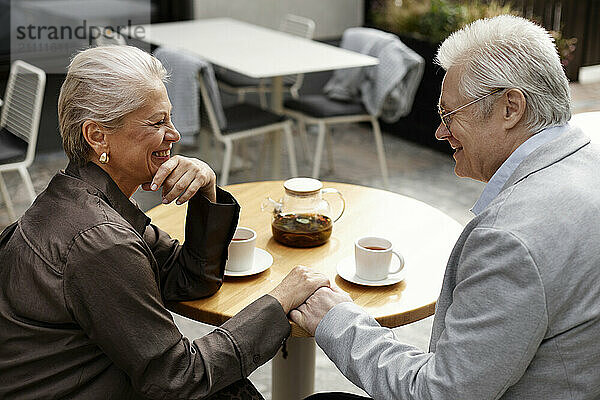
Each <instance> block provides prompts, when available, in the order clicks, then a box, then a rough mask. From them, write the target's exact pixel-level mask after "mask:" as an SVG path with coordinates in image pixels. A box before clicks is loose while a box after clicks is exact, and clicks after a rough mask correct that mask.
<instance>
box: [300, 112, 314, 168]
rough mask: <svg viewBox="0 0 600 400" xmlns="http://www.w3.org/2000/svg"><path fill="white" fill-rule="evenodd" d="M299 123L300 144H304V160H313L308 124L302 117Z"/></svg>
mask: <svg viewBox="0 0 600 400" xmlns="http://www.w3.org/2000/svg"><path fill="white" fill-rule="evenodd" d="M297 125H298V136H300V145H301V146H302V156H303V159H304V161H307V162H309V163H310V162H312V160H311V152H310V149H309V147H308V135H307V134H306V124H305V123H304V119H303V118H300V119H298V121H297Z"/></svg>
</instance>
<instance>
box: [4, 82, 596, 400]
mask: <svg viewBox="0 0 600 400" xmlns="http://www.w3.org/2000/svg"><path fill="white" fill-rule="evenodd" d="M571 88H572V93H573V99H574V108H575V112H584V111H599V110H600V96H599V95H598V93H599V89H600V84H592V85H579V84H572V85H571ZM432 134H433V133H432ZM309 139H310V143H313V144H314V143H315V142H316V136H315V135H314V134H310V137H309ZM332 139H333V140H332V143H334V151H333V160H334V168H333V170H328V166H327V162H326V161H325V160H324V162H323V172H322V175H321V179H322V180H330V181H340V182H348V183H356V184H362V185H366V186H372V187H377V188H383V185H382V180H381V177H380V174H379V168H378V163H377V157H376V153H375V147H374V144H373V141H372V134H371V132H370V130H369V129H368V128H367V127H365V126H362V125H344V126H340V127H338V128H336V129H335V130H334V132H333V134H332ZM384 143H385V151H386V155H387V162H388V168H389V171H390V187H389V190H391V191H394V192H397V193H400V194H403V195H407V196H411V197H414V198H416V199H418V200H421V201H424V202H426V203H428V204H431V205H432V206H435V207H437V208H439V209H441V210H443V211H444V212H446V213H447V214H448V215H450V216H451V217H453V218H454V219H456V220H457V221H459V222H460V223H462V224H466V223H467V222H468V221H469V220H470V218H471V214H470V212H469V211H468V210H469V209H470V207H471V206H472V205H473V204H474V202H475V201H476V199H477V197H478V196H479V194H480V193H481V190H482V189H483V184H481V183H479V182H475V181H473V180H470V179H460V178H457V177H456V176H455V175H454V173H453V166H454V161H453V160H452V158H451V157H450V156H448V155H445V154H441V153H438V152H435V151H432V150H430V149H427V148H423V147H421V146H418V145H415V144H412V143H409V142H407V141H405V140H402V139H400V138H399V137H397V136H396V135H394V134H390V133H384ZM261 144H262V143H261V142H259V141H256V140H254V141H251V142H249V143H248V144H247V149H246V154H248V155H250V154H258V153H259V152H260V147H261ZM296 148H297V153H298V155H299V173H300V175H304V176H307V175H309V173H310V163H309V162H308V161H307V160H305V159H303V157H302V156H301V152H300V148H301V147H300V145H299V143H297V147H296ZM182 152H184V153H185V154H187V155H191V156H198V155H199V153H198V151H197V150H194V149H190V148H188V149H185V148H184V149H182ZM212 155H213V156H216V157H215V159H216V160H220V153H219V152H216V154H212ZM254 158H255V159H256V158H258V157H257V156H254ZM284 159H285V155H284ZM248 161H249V163H248V165H249V168H245V169H239V170H237V171H234V172H233V173H232V175H231V179H230V180H231V183H240V182H247V181H253V180H262V179H269V178H270V177H269V176H268V174H266V172H267V171H264V172H263V173H261V172H260V171H258V168H257V167H256V165H258V163H257V162H256V160H251V159H249V160H248ZM65 165H66V158H65V156H64V155H63V154H62V153H56V154H44V155H40V156H38V157H37V158H36V160H35V163H34V165H33V166H32V167H31V168H30V173H31V176H32V179H33V182H34V186H35V189H36V192H38V193H39V192H40V191H42V190H43V189H44V187H45V186H46V185H47V184H48V182H49V180H50V178H51V177H52V175H53V174H54V173H55V171H57V170H58V169H60V168H63V167H64V166H65ZM213 165H214V167H215V169H217V170H218V169H219V163H218V162H214V163H213ZM265 165H266V166H268V165H269V160H268V159H267V160H266V162H265ZM282 173H283V174H287V169H286V167H284V168H283V171H282ZM3 176H4V177H5V180H6V182H7V184H8V186H9V190H10V193H11V195H12V196H13V199H14V201H15V203H16V204H15V208H16V210H17V212H18V213H22V212H23V211H24V210H25V209H26V208H27V207H28V206H29V204H28V201H27V200H26V199H27V196H26V191H25V187H24V186H23V185H22V182H21V181H20V178H19V176H18V174H16V173H5V174H4V175H3ZM134 196H135V198H136V200H137V201H138V203H139V204H140V205H141V207H142V208H143V209H146V210H147V209H149V208H151V207H153V206H155V205H157V204H159V198H158V197H157V196H156V194H148V193H142V192H138V193H136V194H135V195H134ZM8 223H9V221H8V216H7V213H6V208H5V207H4V203H3V201H2V200H1V199H0V229H3V228H4V227H5V226H6V225H7V224H8ZM175 319H176V323H177V324H178V326H179V327H180V329H181V330H182V332H183V333H184V334H185V335H186V336H188V337H199V336H202V335H203V334H205V333H207V332H209V331H210V330H211V329H212V328H211V327H210V326H207V325H204V324H199V323H196V322H194V321H190V320H187V319H185V318H182V317H179V316H175ZM431 322H432V318H431V317H430V318H427V319H425V320H423V321H420V322H417V323H414V324H411V325H409V326H405V327H400V328H396V329H394V334H395V335H396V337H397V338H398V339H399V340H402V341H404V342H407V343H411V344H414V345H416V346H418V347H420V348H421V349H427V345H428V340H429V335H430V332H431ZM270 376H271V363H267V364H266V365H264V366H263V367H261V368H259V369H258V370H257V371H256V372H254V373H253V374H252V375H251V379H252V381H253V382H254V383H255V384H256V386H257V387H258V388H259V390H260V391H261V392H262V393H263V394H264V395H265V397H266V398H270V393H271V384H270ZM315 386H316V387H315V389H316V390H317V391H324V390H345V391H350V392H354V393H362V391H361V390H360V389H358V388H357V387H355V386H354V385H353V384H352V383H350V382H349V381H348V380H346V378H344V377H343V376H342V375H341V374H340V373H339V372H338V371H337V369H336V368H335V366H334V365H333V364H332V363H331V362H330V361H329V359H328V358H327V357H326V356H325V355H324V354H323V353H322V352H321V351H320V350H318V353H317V372H316V383H315Z"/></svg>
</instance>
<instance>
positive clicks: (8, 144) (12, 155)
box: [0, 128, 27, 164]
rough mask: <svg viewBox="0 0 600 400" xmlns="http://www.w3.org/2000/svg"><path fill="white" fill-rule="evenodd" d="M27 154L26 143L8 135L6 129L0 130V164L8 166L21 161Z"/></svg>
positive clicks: (10, 134)
mask: <svg viewBox="0 0 600 400" xmlns="http://www.w3.org/2000/svg"><path fill="white" fill-rule="evenodd" d="M26 154H27V142H26V141H24V140H23V139H21V138H18V137H17V136H15V135H13V134H12V133H10V132H9V131H8V130H7V129H6V128H2V130H0V163H1V164H9V163H12V162H16V161H22V160H24V159H25V155H26Z"/></svg>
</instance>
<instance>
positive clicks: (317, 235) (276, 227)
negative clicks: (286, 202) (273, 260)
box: [271, 213, 333, 247]
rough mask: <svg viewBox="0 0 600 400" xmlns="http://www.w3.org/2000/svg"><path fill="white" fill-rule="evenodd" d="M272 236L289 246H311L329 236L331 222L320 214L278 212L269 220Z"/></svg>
mask: <svg viewBox="0 0 600 400" xmlns="http://www.w3.org/2000/svg"><path fill="white" fill-rule="evenodd" d="M271 228H272V230H273V237H274V238H275V240H277V241H278V242H279V243H282V244H284V245H286V246H291V247H313V246H319V245H321V244H323V243H325V242H326V241H327V240H328V239H329V237H330V236H331V231H332V228H333V222H332V221H331V218H329V217H328V216H326V215H322V214H296V213H289V214H278V215H275V216H274V218H273V222H271Z"/></svg>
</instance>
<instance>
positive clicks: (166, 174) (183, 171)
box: [142, 156, 217, 204]
mask: <svg viewBox="0 0 600 400" xmlns="http://www.w3.org/2000/svg"><path fill="white" fill-rule="evenodd" d="M216 182H217V178H216V175H215V173H214V171H213V170H212V169H211V168H210V167H209V166H208V164H206V163H205V162H204V161H200V160H198V159H195V158H188V157H182V156H173V157H171V158H170V159H168V160H167V161H165V162H164V163H163V164H162V165H161V166H160V167H159V168H158V171H156V174H155V175H154V178H153V179H152V182H150V183H144V184H143V185H142V189H144V190H153V191H154V190H157V189H158V188H160V187H161V186H162V197H163V203H165V204H167V203H170V202H172V201H173V200H175V199H177V204H183V203H185V202H186V201H188V200H189V199H191V198H192V196H193V195H195V194H196V192H200V194H202V195H204V196H205V197H206V198H207V199H208V200H210V201H212V202H213V203H214V202H216V201H217V189H216Z"/></svg>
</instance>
